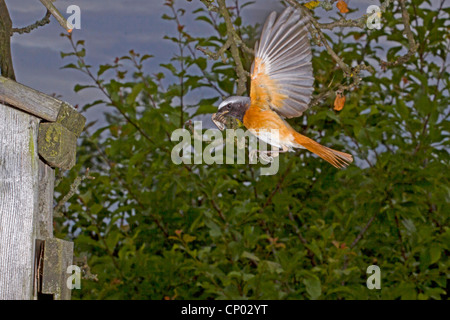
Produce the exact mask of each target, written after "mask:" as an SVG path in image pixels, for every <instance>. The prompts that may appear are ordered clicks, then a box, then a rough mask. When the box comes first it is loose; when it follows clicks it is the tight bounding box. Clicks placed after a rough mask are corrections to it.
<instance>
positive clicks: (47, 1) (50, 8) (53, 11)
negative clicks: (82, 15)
mask: <svg viewBox="0 0 450 320" xmlns="http://www.w3.org/2000/svg"><path fill="white" fill-rule="evenodd" d="M39 1H41V3H42V4H43V5H44V6H45V7H46V8H47V10H48V11H50V12H51V14H52V15H53V16H54V17H55V19H56V21H58V22H59V24H60V25H61V27H63V28H64V29H66V30H67V32H69V33H70V32H72V30H73V25H72V24H71V23H70V22H68V21H67V20H66V18H64V16H63V15H62V14H61V12H59V10H58V9H56V7H55V6H54V5H53V3H52V1H51V0H39Z"/></svg>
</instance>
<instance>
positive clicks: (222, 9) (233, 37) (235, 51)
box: [197, 0, 253, 96]
mask: <svg viewBox="0 0 450 320" xmlns="http://www.w3.org/2000/svg"><path fill="white" fill-rule="evenodd" d="M202 2H203V3H204V4H205V5H206V6H207V7H208V9H209V10H211V9H210V8H214V10H213V11H215V9H217V10H218V12H219V13H220V14H221V15H222V17H223V18H224V20H225V24H226V26H227V41H226V42H225V44H224V45H223V46H222V47H221V48H220V49H219V51H218V52H217V53H213V52H211V51H210V50H208V49H205V48H201V47H198V48H197V49H198V50H200V51H202V52H203V53H205V54H206V55H208V56H209V57H211V58H212V59H214V60H217V59H218V58H219V57H221V58H222V61H223V62H225V61H226V59H225V56H224V53H225V51H226V50H228V49H230V51H231V56H232V57H233V60H234V63H235V64H236V74H237V76H238V80H237V90H236V94H237V95H238V96H239V95H242V94H243V93H244V92H245V91H246V90H247V88H246V84H247V76H248V72H247V71H246V70H245V69H244V66H243V64H242V61H241V56H240V54H239V48H238V45H240V46H241V47H242V48H243V50H244V51H246V52H249V53H253V50H251V49H250V48H248V47H247V46H246V45H245V44H244V42H243V41H242V39H241V38H240V37H239V35H238V34H237V32H236V30H235V29H234V26H233V22H232V21H231V16H230V13H229V12H228V9H227V7H226V3H225V0H217V3H218V4H219V7H218V8H217V7H215V6H213V7H211V6H210V5H211V2H210V1H208V0H204V1H202Z"/></svg>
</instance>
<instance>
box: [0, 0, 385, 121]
mask: <svg viewBox="0 0 450 320" xmlns="http://www.w3.org/2000/svg"><path fill="white" fill-rule="evenodd" d="M233 2H234V1H233ZM241 2H243V0H241ZM176 3H177V6H180V7H183V8H184V9H186V15H185V17H183V23H184V24H185V25H186V27H187V28H188V31H189V32H190V33H192V34H196V35H200V36H201V35H207V34H208V32H211V31H210V30H208V28H205V23H204V22H198V21H194V19H193V18H192V15H190V14H189V13H191V12H192V11H194V10H195V9H196V8H198V7H200V6H203V4H202V3H201V2H200V1H198V0H192V1H191V2H188V1H186V0H176ZM353 3H355V4H353ZM6 4H7V6H8V8H9V11H10V15H11V18H12V20H13V25H14V27H23V26H26V25H29V24H31V23H33V22H35V21H36V20H39V19H41V18H42V17H43V16H44V15H45V12H46V9H45V8H44V6H43V5H42V4H41V3H40V1H38V0H34V1H30V0H6ZM370 4H379V1H378V0H363V1H362V0H361V1H351V5H350V7H352V5H353V7H355V6H358V7H359V8H360V9H361V10H360V12H357V13H354V14H353V15H352V16H353V17H359V16H360V15H361V14H363V13H365V9H366V8H367V7H368V6H369V5H370ZM69 5H78V6H79V7H80V9H81V30H75V31H74V39H75V40H79V39H83V40H85V41H86V42H85V44H86V48H87V56H86V60H87V62H88V63H89V64H91V65H92V66H94V70H95V69H96V68H95V67H96V66H98V65H99V64H104V63H111V62H112V61H113V60H114V58H115V57H118V56H123V55H125V54H127V53H128V51H129V50H130V49H134V50H135V51H136V52H139V53H149V54H153V55H155V58H154V59H152V60H151V61H150V62H149V63H148V64H147V65H146V68H147V70H146V71H148V72H151V73H156V72H159V71H161V70H162V69H161V68H160V67H159V64H160V63H167V62H169V60H170V57H172V56H173V53H174V52H175V51H176V47H175V46H174V45H173V44H172V43H171V42H169V41H167V40H163V36H164V35H176V30H175V25H174V23H173V22H170V21H166V20H163V19H161V16H162V14H164V13H167V14H170V12H169V9H168V8H167V7H166V6H164V0H151V1H150V0H147V1H146V0H121V1H119V0H58V1H56V2H55V6H56V7H57V8H58V9H59V10H60V11H61V13H63V15H65V16H66V17H68V16H69V14H68V13H66V9H67V7H68V6H69ZM272 10H277V11H281V10H282V6H281V4H280V3H279V1H278V0H256V4H255V5H251V6H249V7H247V8H246V9H244V10H243V11H242V16H243V20H244V24H254V23H256V22H259V23H263V22H264V20H265V18H266V17H267V15H268V14H269V12H270V11H272ZM316 11H317V12H318V13H319V14H321V15H323V16H333V15H335V14H336V13H335V11H336V9H334V10H333V11H329V12H326V11H324V10H323V9H316ZM361 11H363V12H361ZM324 21H326V20H324ZM61 32H64V29H62V28H61V26H60V25H59V24H58V23H57V22H56V20H55V19H54V18H51V23H50V24H49V25H46V26H44V27H41V28H39V29H38V30H35V31H33V32H32V33H30V34H24V35H14V37H13V38H12V52H13V61H14V67H15V71H16V78H17V81H18V82H21V83H23V84H25V85H27V86H30V87H32V88H34V89H37V90H39V91H42V92H44V93H47V94H53V93H55V94H57V95H60V96H61V99H62V100H65V101H67V102H69V103H71V104H72V105H77V104H78V105H80V106H82V105H84V104H85V103H87V102H92V101H94V100H96V99H98V98H99V97H100V94H99V92H98V91H95V90H85V91H82V92H80V93H75V92H74V91H73V87H74V85H75V84H77V83H87V78H86V77H84V76H83V75H82V74H81V73H79V72H76V71H74V70H71V69H60V68H61V67H62V66H63V65H65V64H67V63H69V62H72V61H69V60H67V59H66V60H63V59H61V57H60V52H61V51H63V52H69V51H70V45H69V42H68V40H67V39H66V38H63V37H60V33H61ZM199 54H201V53H199ZM93 109H94V108H93ZM101 109H102V108H100V109H95V110H92V109H91V110H92V111H89V113H88V114H87V116H88V118H90V119H89V120H93V119H94V118H96V116H97V115H98V113H100V114H101ZM96 113H97V114H96Z"/></svg>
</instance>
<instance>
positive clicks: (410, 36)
mask: <svg viewBox="0 0 450 320" xmlns="http://www.w3.org/2000/svg"><path fill="white" fill-rule="evenodd" d="M399 3H400V8H401V10H402V20H403V25H404V26H405V29H404V30H403V34H405V35H406V37H407V38H408V46H409V49H408V52H407V53H406V54H405V55H404V56H400V57H398V58H397V59H396V60H395V61H390V62H388V61H381V63H380V64H381V67H382V68H383V69H386V68H387V67H392V66H397V65H399V64H403V63H405V62H407V61H408V60H409V59H410V58H411V57H412V56H413V55H414V54H415V53H416V52H417V49H418V48H419V44H416V41H415V40H414V34H413V32H412V30H411V25H410V23H409V21H410V19H409V14H408V9H406V5H405V0H399Z"/></svg>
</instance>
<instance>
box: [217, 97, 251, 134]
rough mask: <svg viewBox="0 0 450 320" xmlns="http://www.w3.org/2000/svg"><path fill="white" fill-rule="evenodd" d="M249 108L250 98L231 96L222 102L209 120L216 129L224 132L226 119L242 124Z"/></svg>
mask: <svg viewBox="0 0 450 320" xmlns="http://www.w3.org/2000/svg"><path fill="white" fill-rule="evenodd" d="M249 107H250V98H248V97H238V96H232V97H229V98H227V99H225V100H224V101H222V103H221V104H220V105H219V109H218V110H217V112H216V113H214V114H213V115H212V117H211V119H212V121H213V122H214V124H215V125H216V126H217V128H219V129H220V130H224V129H225V127H226V123H227V120H226V118H228V117H230V118H233V119H238V120H239V121H241V122H243V121H244V115H245V112H247V110H248V108H249Z"/></svg>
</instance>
